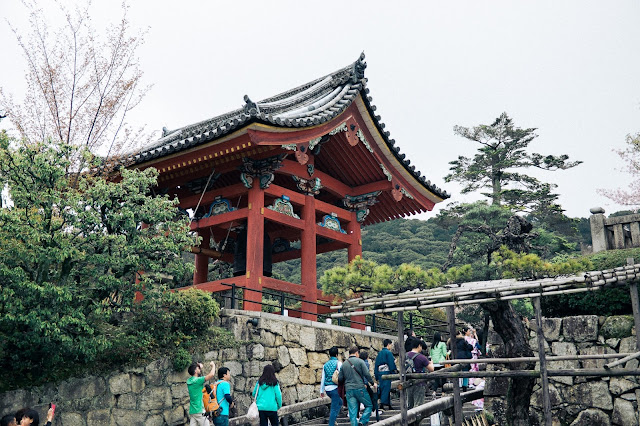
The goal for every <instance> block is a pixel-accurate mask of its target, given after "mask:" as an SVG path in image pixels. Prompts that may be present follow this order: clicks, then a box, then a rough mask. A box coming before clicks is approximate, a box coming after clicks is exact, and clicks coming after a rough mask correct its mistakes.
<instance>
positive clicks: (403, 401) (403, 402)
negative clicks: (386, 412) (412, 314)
mask: <svg viewBox="0 0 640 426" xmlns="http://www.w3.org/2000/svg"><path fill="white" fill-rule="evenodd" d="M405 358H406V353H405V352H404V318H403V316H402V312H398V364H399V365H398V372H399V373H400V387H399V390H400V418H401V419H402V424H403V425H406V424H407V389H406V385H407V382H406V380H405V379H404V377H405V375H406V372H405V371H404V361H405Z"/></svg>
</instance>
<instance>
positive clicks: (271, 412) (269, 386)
mask: <svg viewBox="0 0 640 426" xmlns="http://www.w3.org/2000/svg"><path fill="white" fill-rule="evenodd" d="M253 397H254V398H255V399H256V405H257V406H258V412H259V413H260V426H267V425H268V423H271V426H278V425H279V420H278V409H279V408H280V407H282V392H281V391H280V383H278V379H277V378H276V369H275V368H273V365H271V364H267V365H265V366H264V370H262V376H260V378H259V379H258V383H256V386H255V387H254V388H253Z"/></svg>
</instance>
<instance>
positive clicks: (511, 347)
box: [482, 301, 536, 426]
mask: <svg viewBox="0 0 640 426" xmlns="http://www.w3.org/2000/svg"><path fill="white" fill-rule="evenodd" d="M482 307H483V308H484V309H485V310H487V311H488V312H489V315H491V319H492V321H493V327H494V329H495V331H496V332H497V333H498V334H499V335H500V337H501V338H502V341H503V342H504V349H505V357H508V358H512V357H525V356H528V357H530V356H533V351H532V350H531V347H530V346H529V339H528V333H527V330H526V329H525V327H524V324H523V323H522V320H521V319H520V317H519V316H518V315H517V314H516V313H515V311H514V310H513V307H512V306H511V303H509V302H508V301H497V302H491V303H483V304H482ZM509 368H510V369H512V370H532V369H534V368H535V362H521V363H514V364H510V365H509ZM535 382H536V379H535V378H532V377H517V378H516V377H514V378H512V379H511V380H510V382H509V389H508V391H507V404H506V405H507V411H506V417H507V424H508V425H510V426H527V425H529V401H530V400H531V393H532V392H533V386H534V384H535Z"/></svg>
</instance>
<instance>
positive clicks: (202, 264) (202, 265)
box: [193, 228, 211, 285]
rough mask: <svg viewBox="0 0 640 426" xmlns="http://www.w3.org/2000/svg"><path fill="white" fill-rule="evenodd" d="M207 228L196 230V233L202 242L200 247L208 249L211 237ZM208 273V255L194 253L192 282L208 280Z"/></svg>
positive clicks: (197, 282) (200, 282) (199, 282)
mask: <svg viewBox="0 0 640 426" xmlns="http://www.w3.org/2000/svg"><path fill="white" fill-rule="evenodd" d="M210 232H211V231H209V229H208V228H205V229H203V230H200V231H198V235H199V236H200V237H202V242H201V243H200V249H202V250H203V251H204V250H208V249H209V248H210V244H211V242H210V241H211V237H210ZM208 275H209V256H207V255H206V254H203V253H202V252H201V253H198V254H196V269H195V271H193V284H194V285H196V284H202V283H206V282H207V281H208Z"/></svg>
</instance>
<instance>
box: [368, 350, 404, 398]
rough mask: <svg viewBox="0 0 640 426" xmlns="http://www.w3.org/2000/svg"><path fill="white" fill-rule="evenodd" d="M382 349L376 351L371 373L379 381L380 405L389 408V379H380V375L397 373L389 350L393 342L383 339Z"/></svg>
mask: <svg viewBox="0 0 640 426" xmlns="http://www.w3.org/2000/svg"><path fill="white" fill-rule="evenodd" d="M382 346H383V348H382V350H381V351H380V352H378V356H377V357H376V363H375V364H374V366H373V374H374V376H375V378H376V380H377V381H378V383H380V386H378V387H379V389H380V391H379V393H380V407H381V408H384V406H385V405H386V406H387V407H389V410H392V408H391V380H381V378H382V376H384V375H385V374H393V373H397V372H398V369H397V368H396V361H395V359H394V358H393V353H392V352H391V350H392V349H393V342H392V341H391V339H384V340H383V341H382Z"/></svg>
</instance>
